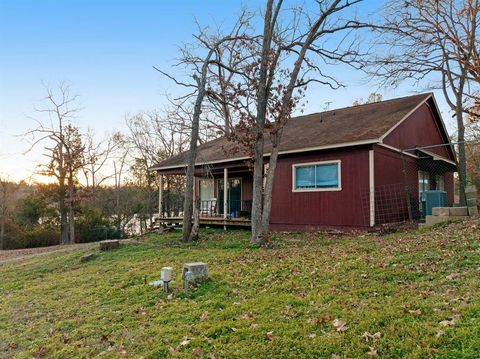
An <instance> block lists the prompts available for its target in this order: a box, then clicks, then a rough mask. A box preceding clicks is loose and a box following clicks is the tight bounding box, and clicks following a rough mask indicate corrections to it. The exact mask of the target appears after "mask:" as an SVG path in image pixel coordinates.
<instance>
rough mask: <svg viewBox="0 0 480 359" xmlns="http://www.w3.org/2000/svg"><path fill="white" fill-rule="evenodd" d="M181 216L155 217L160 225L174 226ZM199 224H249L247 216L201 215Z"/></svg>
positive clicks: (180, 219)
mask: <svg viewBox="0 0 480 359" xmlns="http://www.w3.org/2000/svg"><path fill="white" fill-rule="evenodd" d="M182 221H183V217H182V216H178V217H163V218H159V219H157V222H158V223H159V224H160V225H162V226H175V225H179V226H181V225H182ZM200 225H203V226H232V227H248V228H250V226H251V221H250V219H249V218H224V217H212V216H206V217H205V216H202V217H200Z"/></svg>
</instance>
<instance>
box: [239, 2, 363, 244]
mask: <svg viewBox="0 0 480 359" xmlns="http://www.w3.org/2000/svg"><path fill="white" fill-rule="evenodd" d="M360 2H361V0H357V1H342V0H332V1H317V2H315V4H314V5H311V7H310V6H309V7H307V8H305V7H304V6H298V7H289V8H286V7H285V8H284V7H283V1H282V0H267V2H266V7H265V12H264V17H263V33H262V34H261V36H259V38H255V39H252V41H251V44H256V45H258V47H257V49H258V50H253V52H252V50H251V49H250V46H251V45H249V46H248V51H250V52H252V53H253V54H255V56H254V60H253V61H252V62H251V63H250V66H247V67H245V69H246V70H247V73H245V74H244V75H245V76H244V78H245V79H246V80H247V89H240V91H237V94H236V95H235V96H232V97H233V98H234V101H236V103H237V108H239V111H240V112H241V113H242V112H243V114H242V115H240V117H241V118H242V119H243V120H244V121H243V123H241V124H240V126H239V127H238V128H239V129H240V130H243V131H240V132H243V133H244V134H245V135H244V136H242V137H243V139H240V141H241V142H242V143H243V144H244V145H245V146H246V147H247V148H248V147H249V146H250V147H251V150H250V151H251V155H252V157H253V166H252V167H253V196H252V197H253V198H252V199H253V204H252V242H253V243H259V244H260V243H263V242H264V241H265V239H266V236H267V234H268V232H269V222H270V212H271V198H272V190H273V181H274V176H275V170H276V164H277V159H278V153H279V146H280V144H281V140H282V135H283V129H284V127H285V126H286V124H287V123H288V121H289V119H290V117H291V114H292V112H293V111H294V110H295V108H296V107H297V106H298V105H299V104H300V103H301V99H302V98H303V96H304V94H305V90H306V88H307V85H309V84H311V83H319V84H322V85H327V86H329V87H330V88H332V89H336V88H338V87H340V86H342V84H341V83H340V82H339V81H338V79H337V78H335V76H333V75H330V74H329V73H328V68H329V66H330V65H331V64H333V63H349V62H350V61H354V60H355V59H356V58H357V56H359V51H360V50H359V47H358V45H357V42H356V41H355V37H354V33H355V30H357V29H360V28H364V27H368V26H369V25H368V24H365V23H361V22H359V21H357V20H356V19H355V16H354V14H353V11H349V10H348V9H349V8H351V7H353V6H355V5H356V4H357V3H360ZM246 58H248V56H246ZM242 97H247V98H248V99H249V100H246V101H244V102H242V100H241V98H242ZM252 97H253V98H254V99H255V106H254V111H252V106H251V99H252ZM252 133H253V136H252ZM245 137H247V138H248V140H246V141H245V140H244V138H245ZM266 140H268V141H269V142H270V143H271V145H272V151H271V153H270V155H269V160H268V165H267V166H266V165H265V164H264V148H265V144H266ZM249 142H250V144H249Z"/></svg>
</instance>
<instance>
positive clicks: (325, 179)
mask: <svg viewBox="0 0 480 359" xmlns="http://www.w3.org/2000/svg"><path fill="white" fill-rule="evenodd" d="M316 172H317V176H316V178H317V181H316V185H317V188H331V187H338V163H329V164H324V165H317V166H316Z"/></svg>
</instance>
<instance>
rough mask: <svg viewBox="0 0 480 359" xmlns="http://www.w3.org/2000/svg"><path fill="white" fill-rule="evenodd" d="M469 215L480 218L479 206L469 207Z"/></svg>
mask: <svg viewBox="0 0 480 359" xmlns="http://www.w3.org/2000/svg"><path fill="white" fill-rule="evenodd" d="M468 215H469V216H478V207H477V206H472V207H468Z"/></svg>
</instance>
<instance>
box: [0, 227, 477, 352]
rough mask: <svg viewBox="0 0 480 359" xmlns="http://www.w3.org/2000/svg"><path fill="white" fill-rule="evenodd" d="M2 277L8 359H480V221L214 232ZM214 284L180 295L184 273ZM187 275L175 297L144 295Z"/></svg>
mask: <svg viewBox="0 0 480 359" xmlns="http://www.w3.org/2000/svg"><path fill="white" fill-rule="evenodd" d="M179 238H180V235H179V233H172V234H164V235H157V234H155V235H150V236H148V237H146V238H144V239H142V240H141V241H140V242H139V243H122V245H121V248H120V249H119V250H117V251H112V252H106V253H100V252H97V253H96V254H97V258H96V259H94V260H93V261H90V262H87V263H80V260H79V259H80V257H81V256H82V255H84V254H85V253H86V250H79V251H77V252H74V253H67V254H60V255H59V254H51V255H44V256H42V257H38V258H35V259H31V260H28V261H26V262H21V263H16V264H3V265H1V264H0V278H2V280H1V281H0V293H1V302H0V357H19V358H31V357H90V356H94V355H101V357H104V358H116V357H136V358H140V357H144V358H159V357H185V358H194V357H198V358H202V357H205V358H213V357H215V358H224V357H229V358H231V357H254V358H266V357H311V358H332V357H333V358H337V357H340V358H352V357H365V358H369V357H374V356H378V357H412V358H420V357H421V358H423V357H428V356H432V357H444V358H447V357H448V358H461V357H465V358H467V357H469V358H472V357H478V355H479V353H480V288H479V286H480V280H479V275H480V221H479V220H473V221H469V222H465V223H454V224H450V225H448V226H445V225H444V226H442V227H436V228H433V229H431V230H423V231H411V232H404V233H396V234H390V235H386V236H377V235H356V236H329V235H323V234H279V235H276V236H274V240H273V248H257V247H254V246H251V245H250V244H249V243H248V233H247V232H243V231H229V232H226V233H222V232H216V231H213V230H210V231H208V230H207V231H205V232H203V240H201V241H199V242H196V243H192V244H185V243H181V242H179ZM190 261H205V262H207V263H208V264H209V269H210V276H211V278H210V280H209V281H207V282H205V283H204V284H202V285H200V286H199V287H198V288H197V289H196V290H195V291H194V292H193V293H192V294H191V295H188V296H186V295H185V294H183V293H182V292H181V291H180V287H181V282H180V279H179V275H180V269H181V266H182V264H183V263H184V262H190ZM165 265H171V266H173V267H174V269H175V272H176V276H177V277H176V279H175V281H174V282H173V283H172V289H173V293H172V295H169V296H167V295H165V294H163V293H162V292H161V291H160V290H159V289H153V288H152V287H150V286H149V285H147V284H146V283H147V282H149V281H151V280H155V279H158V277H159V270H160V268H161V267H162V266H165Z"/></svg>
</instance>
